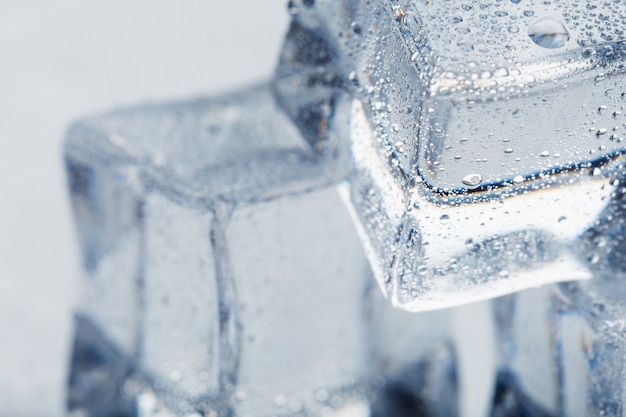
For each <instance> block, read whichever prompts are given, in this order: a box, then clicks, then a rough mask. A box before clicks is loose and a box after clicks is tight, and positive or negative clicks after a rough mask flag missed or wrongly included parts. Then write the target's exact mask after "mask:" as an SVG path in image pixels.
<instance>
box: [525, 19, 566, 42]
mask: <svg viewBox="0 0 626 417" xmlns="http://www.w3.org/2000/svg"><path fill="white" fill-rule="evenodd" d="M528 36H529V37H530V39H532V41H533V42H535V43H536V44H537V45H539V46H541V47H542V48H550V49H555V48H562V47H563V46H565V44H566V43H567V41H569V32H568V31H567V29H566V28H565V26H563V23H561V22H559V21H558V20H555V19H553V18H551V17H544V18H542V19H539V20H537V21H536V22H535V23H533V24H531V25H530V26H529V27H528Z"/></svg>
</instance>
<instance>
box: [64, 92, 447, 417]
mask: <svg viewBox="0 0 626 417" xmlns="http://www.w3.org/2000/svg"><path fill="white" fill-rule="evenodd" d="M65 152H66V161H67V167H68V174H69V175H68V176H69V181H70V190H71V196H72V203H73V207H74V211H75V218H76V221H77V226H78V232H79V238H80V243H81V250H82V258H83V269H84V271H83V279H82V282H81V286H80V288H81V290H80V294H79V305H78V308H77V314H76V317H77V319H76V335H75V340H74V349H73V355H72V368H71V372H70V381H69V382H70V386H69V397H68V406H69V409H70V411H72V413H74V414H72V415H81V416H85V415H86V416H91V417H101V416H102V417H103V416H111V415H125V416H126V415H128V416H144V417H145V416H152V417H157V416H158V417H171V416H177V417H182V416H197V415H201V414H202V413H203V415H216V416H241V417H243V416H274V415H282V416H299V415H305V414H306V415H340V414H338V413H341V412H352V413H353V414H354V413H355V412H357V411H358V412H361V414H363V415H369V414H368V413H371V414H372V415H373V416H387V415H392V413H394V412H396V413H401V412H402V411H397V410H402V406H403V404H405V405H406V402H407V401H409V402H410V403H411V404H419V407H422V408H421V409H428V410H433V413H435V414H432V415H450V413H449V412H448V411H449V410H454V409H456V401H455V399H454V397H455V394H456V389H457V388H456V387H457V382H456V377H455V375H456V353H455V349H454V346H455V343H454V339H453V335H452V333H451V328H450V326H449V325H448V322H449V316H450V314H449V313H448V312H441V313H439V312H436V313H431V314H430V316H429V317H428V320H427V321H425V320H422V319H421V318H418V317H415V316H412V315H408V313H405V314H404V315H403V316H401V317H397V315H394V313H395V312H392V311H391V309H392V308H391V306H390V305H389V303H388V302H387V301H386V300H384V299H383V297H382V294H380V291H379V290H378V288H376V287H374V286H373V285H372V283H373V278H372V276H371V271H370V269H369V266H368V263H367V261H366V258H365V255H364V253H363V248H362V245H361V242H360V240H359V238H358V235H357V234H356V231H355V229H354V226H353V223H352V221H351V219H350V217H349V215H348V212H347V210H346V208H345V205H344V204H343V202H342V200H341V198H340V196H339V194H338V193H337V190H336V186H337V183H338V182H339V181H341V180H342V179H343V178H345V176H346V175H347V174H346V172H345V171H344V170H343V168H342V167H341V166H340V165H339V164H333V160H335V159H333V158H326V157H324V156H321V157H320V156H319V155H317V154H316V153H315V152H314V151H313V150H312V149H311V147H310V146H309V145H308V144H307V143H306V141H304V140H303V138H302V137H301V136H300V135H299V133H298V132H297V130H296V128H295V127H294V125H293V124H292V123H291V122H290V121H289V119H288V118H287V117H286V116H285V115H284V114H283V113H282V112H280V111H279V109H278V108H277V107H276V105H275V104H274V99H273V96H272V94H271V93H270V90H269V89H268V88H267V87H266V86H261V87H257V88H252V89H249V90H246V91H243V92H241V93H239V94H234V95H228V96H224V97H219V98H216V99H210V100H208V99H202V100H196V101H188V102H182V103H172V104H161V105H152V106H141V107H136V108H130V109H125V110H120V111H115V112H112V113H108V114H104V115H100V116H94V117H91V118H88V119H86V120H83V121H81V122H79V123H77V124H75V125H74V126H73V127H72V128H71V129H70V132H69V133H68V140H67V142H66V149H65ZM392 323H393V326H395V327H392ZM391 328H393V329H396V330H397V329H399V328H401V329H402V334H403V339H402V340H404V341H405V342H404V344H403V346H404V349H391V347H393V346H397V344H398V343H400V342H396V341H390V342H389V343H380V342H382V340H383V338H385V337H388V336H389V334H390V332H391V330H390V329H391ZM433 329H437V331H432V330H433ZM398 331H399V330H398ZM391 333H393V332H391ZM379 343H380V344H379ZM407 349H410V354H405V353H407ZM389 364H393V366H391V367H390V366H389ZM386 378H388V379H389V381H390V382H389V383H387V382H385V381H386ZM439 393H445V394H446V395H444V396H439V395H438V394H439ZM342 410H343V411H342ZM355 410H356V411H355ZM394 410H395V411H394ZM437 410H439V411H437ZM332 413H336V414H332ZM437 413H438V414H437ZM357 415H360V414H358V413H357Z"/></svg>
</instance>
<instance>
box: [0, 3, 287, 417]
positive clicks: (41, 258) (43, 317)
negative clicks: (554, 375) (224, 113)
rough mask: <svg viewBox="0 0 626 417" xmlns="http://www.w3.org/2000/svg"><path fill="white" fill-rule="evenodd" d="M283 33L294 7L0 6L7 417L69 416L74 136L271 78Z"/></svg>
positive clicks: (0, 348)
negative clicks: (66, 162) (65, 145)
mask: <svg viewBox="0 0 626 417" xmlns="http://www.w3.org/2000/svg"><path fill="white" fill-rule="evenodd" d="M287 24H288V14H287V11H286V0H263V1H258V0H239V1H236V2H230V1H218V0H131V1H129V0H107V1H103V0H100V1H84V0H56V1H49V0H22V1H15V2H3V3H2V4H0V416H7V417H8V416H12V417H20V416H26V417H48V416H50V417H54V416H61V415H64V395H65V380H66V372H67V363H68V357H69V356H68V355H69V347H70V341H71V340H70V337H71V331H72V328H71V305H72V302H73V294H74V288H75V284H76V283H77V281H78V261H77V255H76V252H77V246H76V241H75V236H74V229H73V224H72V219H71V212H70V207H69V205H68V197H67V191H66V186H65V173H64V171H63V162H62V141H63V135H64V131H65V129H66V127H67V126H68V125H69V123H70V122H71V121H72V120H74V119H76V118H79V117H81V116H83V115H86V114H90V113H94V112H99V111H103V110H109V109H111V108H114V107H117V106H123V105H129V104H133V103H141V102H156V101H166V100H171V99H178V98H184V97H192V96H204V95H211V94H216V93H219V92H225V91H228V90H232V89H237V88H240V87H242V86H245V85H247V84H251V83H253V82H255V81H259V80H262V79H265V78H268V77H270V76H271V73H272V70H273V68H274V65H275V63H276V61H277V57H278V53H279V50H280V46H281V40H282V38H283V36H284V33H285V32H286V29H287Z"/></svg>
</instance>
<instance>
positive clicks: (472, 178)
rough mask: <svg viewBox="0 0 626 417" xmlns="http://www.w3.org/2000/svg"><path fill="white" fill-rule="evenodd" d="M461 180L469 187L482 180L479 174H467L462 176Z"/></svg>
mask: <svg viewBox="0 0 626 417" xmlns="http://www.w3.org/2000/svg"><path fill="white" fill-rule="evenodd" d="M461 182H462V183H463V184H465V185H467V186H468V187H469V188H476V187H478V186H479V185H480V183H481V182H483V177H482V175H480V174H469V175H466V176H465V177H463V179H462V180H461Z"/></svg>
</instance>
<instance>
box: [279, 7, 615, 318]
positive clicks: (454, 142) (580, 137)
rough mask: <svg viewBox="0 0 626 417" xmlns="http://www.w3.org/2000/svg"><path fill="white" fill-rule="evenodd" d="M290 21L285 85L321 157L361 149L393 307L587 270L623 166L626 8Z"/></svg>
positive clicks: (355, 191)
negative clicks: (596, 230)
mask: <svg viewBox="0 0 626 417" xmlns="http://www.w3.org/2000/svg"><path fill="white" fill-rule="evenodd" d="M292 13H293V14H294V20H293V24H292V27H291V29H290V31H289V34H288V38H287V41H286V44H285V48H284V53H283V55H282V57H281V63H280V65H279V68H278V70H277V72H276V80H275V86H274V89H275V91H276V94H277V97H278V98H279V102H280V103H281V104H282V106H283V107H284V108H285V109H286V110H287V112H288V113H289V114H290V116H291V117H292V118H293V119H294V120H295V121H296V124H297V125H298V127H299V128H300V129H301V131H302V133H303V135H304V136H306V137H307V139H308V140H309V142H310V143H312V144H313V145H314V146H315V147H316V148H317V149H318V150H319V151H320V152H322V153H326V154H328V153H333V152H334V153H335V154H336V155H339V156H340V157H341V156H342V155H344V154H345V153H346V152H347V151H346V150H345V149H344V148H345V146H348V145H344V143H346V142H347V139H348V137H349V138H350V141H349V142H350V151H349V155H350V157H351V160H352V163H353V164H354V166H355V167H356V172H355V173H354V174H353V176H352V177H351V179H350V186H349V188H346V190H344V198H345V199H346V200H349V201H350V202H351V204H352V205H353V209H354V210H353V211H354V213H353V214H354V217H355V219H356V220H357V223H358V225H359V229H360V230H361V235H362V238H363V240H364V244H365V246H366V249H367V254H368V258H369V260H370V262H371V265H372V268H373V270H374V272H375V275H376V277H377V279H378V282H379V284H380V285H381V287H382V288H383V290H384V292H385V294H387V296H388V297H389V298H390V299H391V301H392V302H393V304H394V305H396V306H401V307H403V308H405V309H408V310H412V311H420V310H426V309H433V308H442V307H445V306H452V305H457V304H461V303H466V302H470V301H474V300H479V299H486V298H490V297H494V296H497V295H502V294H507V293H511V292H515V291H517V290H520V289H524V288H529V287H532V286H537V285H540V284H546V283H549V282H555V281H563V280H569V279H581V278H586V277H590V276H591V275H592V272H591V271H590V270H589V269H588V268H586V267H585V265H586V260H585V259H584V256H583V257H581V256H580V253H579V252H578V251H577V250H575V249H574V250H572V248H574V247H576V246H578V245H579V244H580V241H581V240H584V239H585V238H584V237H582V236H583V235H584V234H585V233H587V231H588V230H591V229H593V227H595V226H594V225H595V222H596V221H599V220H600V221H601V217H602V213H603V210H604V209H605V208H606V207H607V205H610V204H611V201H612V199H613V198H614V197H613V195H614V193H615V192H616V191H617V190H618V189H619V183H617V182H616V175H618V174H619V173H620V172H623V171H624V156H623V154H624V150H625V149H626V146H625V143H626V142H624V122H625V121H626V119H624V117H625V116H624V109H623V107H624V94H625V91H624V88H623V79H622V76H623V73H624V64H623V63H624V56H625V54H626V47H625V46H624V44H623V42H622V40H623V39H624V30H625V29H626V20H625V19H624V16H625V15H626V4H625V3H624V2H605V1H600V0H591V1H586V2H577V1H551V2H545V1H539V0H528V1H481V2H478V1H467V2H460V1H459V2H452V1H445V2H444V1H422V0H416V1H414V2H399V1H389V2H383V1H371V2H365V1H360V2H359V1H344V2H336V1H330V0H328V1H324V0H320V1H316V2H304V1H302V2H296V1H294V2H292ZM346 114H349V116H348V117H346ZM339 130H348V131H349V134H347V135H345V136H342V135H338V136H337V137H332V135H329V131H330V132H338V131H339ZM313 133H314V134H313ZM341 139H343V142H342V141H341ZM619 215H620V218H621V216H622V215H621V214H619Z"/></svg>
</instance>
